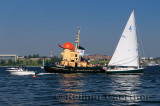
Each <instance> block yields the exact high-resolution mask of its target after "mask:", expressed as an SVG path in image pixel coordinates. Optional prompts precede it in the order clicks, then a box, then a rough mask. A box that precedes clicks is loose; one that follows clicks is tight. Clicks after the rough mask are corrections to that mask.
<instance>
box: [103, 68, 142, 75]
mask: <svg viewBox="0 0 160 106" xmlns="http://www.w3.org/2000/svg"><path fill="white" fill-rule="evenodd" d="M143 72H144V69H143V68H141V69H133V70H106V73H107V74H143Z"/></svg>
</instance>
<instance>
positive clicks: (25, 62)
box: [0, 56, 62, 66]
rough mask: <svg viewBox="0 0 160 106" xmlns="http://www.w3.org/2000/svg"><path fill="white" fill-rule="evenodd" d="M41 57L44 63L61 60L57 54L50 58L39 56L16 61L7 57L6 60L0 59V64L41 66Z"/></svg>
mask: <svg viewBox="0 0 160 106" xmlns="http://www.w3.org/2000/svg"><path fill="white" fill-rule="evenodd" d="M35 58H38V57H35ZM43 59H44V63H50V64H54V63H56V62H59V63H60V61H61V60H62V58H58V57H57V56H54V57H53V58H51V59H46V58H39V59H38V60H31V59H20V60H17V61H13V60H12V59H8V61H5V60H3V59H1V60H0V66H43Z"/></svg>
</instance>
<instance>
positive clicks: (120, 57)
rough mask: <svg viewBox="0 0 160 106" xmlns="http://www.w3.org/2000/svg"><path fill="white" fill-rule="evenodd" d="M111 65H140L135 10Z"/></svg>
mask: <svg viewBox="0 0 160 106" xmlns="http://www.w3.org/2000/svg"><path fill="white" fill-rule="evenodd" d="M109 66H137V67H138V66H139V58H138V44H137V36H136V26H135V18H134V11H132V13H131V16H130V17H129V20H128V22H127V24H126V27H125V29H124V31H123V33H122V35H121V38H120V40H119V43H118V45H117V48H116V50H115V52H114V54H113V57H112V59H111V61H110V62H109Z"/></svg>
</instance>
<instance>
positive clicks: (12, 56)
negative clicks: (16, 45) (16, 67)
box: [0, 54, 18, 61]
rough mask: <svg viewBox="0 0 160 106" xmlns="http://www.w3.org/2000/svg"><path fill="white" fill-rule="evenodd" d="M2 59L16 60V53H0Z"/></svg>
mask: <svg viewBox="0 0 160 106" xmlns="http://www.w3.org/2000/svg"><path fill="white" fill-rule="evenodd" d="M1 59H3V60H5V61H8V60H9V59H11V60H12V61H17V60H18V56H17V55H16V54H0V60H1Z"/></svg>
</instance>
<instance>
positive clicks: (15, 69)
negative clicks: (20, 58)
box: [6, 67, 23, 72]
mask: <svg viewBox="0 0 160 106" xmlns="http://www.w3.org/2000/svg"><path fill="white" fill-rule="evenodd" d="M6 71H10V72H12V71H23V68H18V67H11V68H7V70H6Z"/></svg>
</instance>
